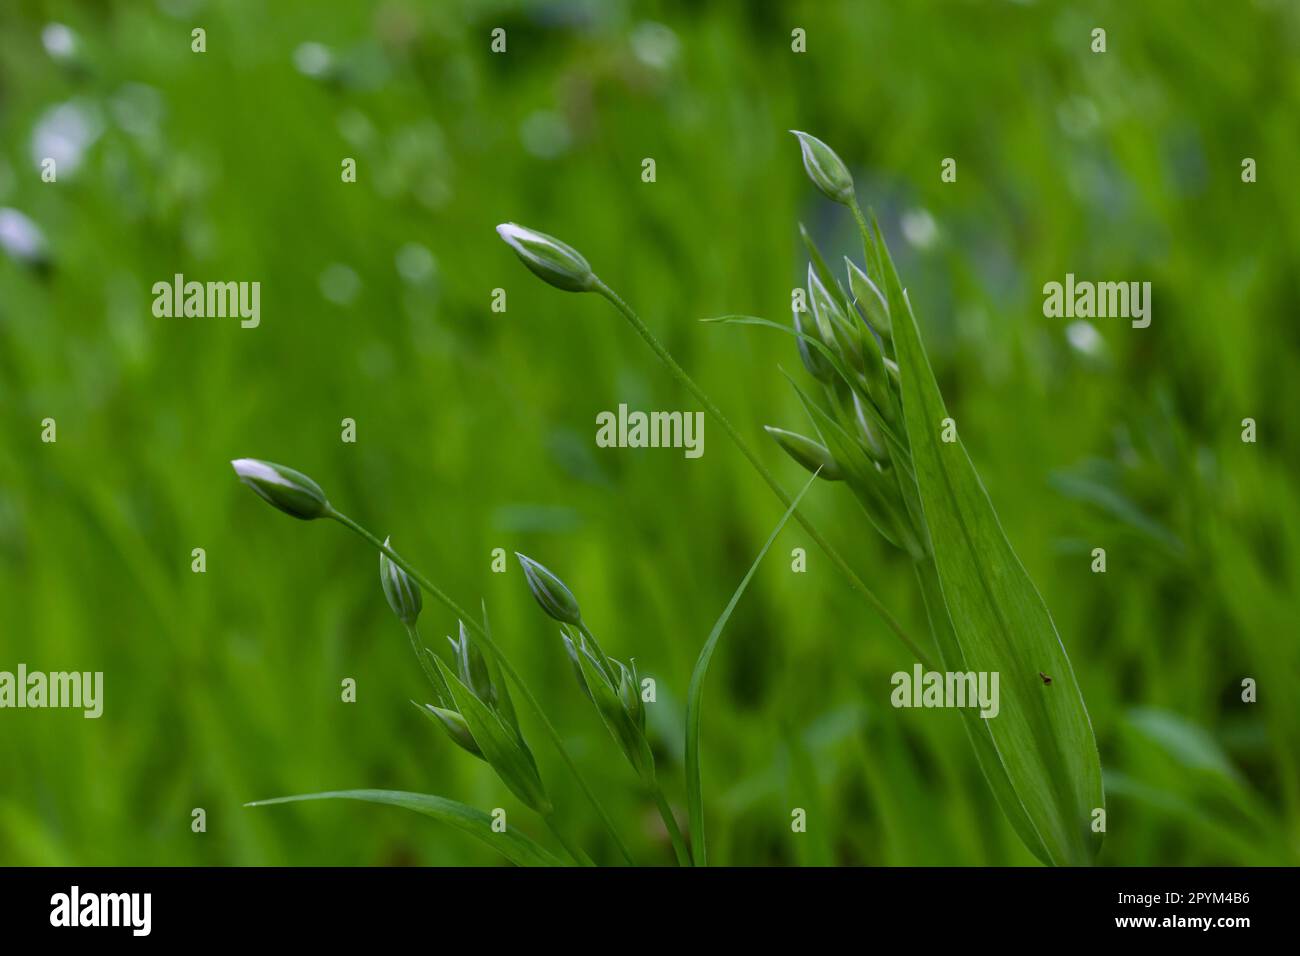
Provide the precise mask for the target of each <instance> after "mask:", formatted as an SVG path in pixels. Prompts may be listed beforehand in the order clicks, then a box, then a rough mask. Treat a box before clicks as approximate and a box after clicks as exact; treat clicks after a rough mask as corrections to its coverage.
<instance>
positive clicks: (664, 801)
mask: <svg viewBox="0 0 1300 956" xmlns="http://www.w3.org/2000/svg"><path fill="white" fill-rule="evenodd" d="M650 793H651V795H652V796H653V797H654V798H655V806H657V807H658V808H659V816H661V817H663V818H664V826H666V827H667V828H668V837H669V839H671V840H672V841H673V852H674V853H676V854H677V865H678V866H691V851H690V850H688V849H687V848H686V841H685V840H684V839H683V838H682V831H681V828H679V827H678V826H677V818H676V817H675V816H673V810H672V807H670V806H669V805H668V798H667V797H665V796H664V791H663V787H661V786H659V781H657V780H656V781H655V782H654V783H653V784H652V785H651V787H650Z"/></svg>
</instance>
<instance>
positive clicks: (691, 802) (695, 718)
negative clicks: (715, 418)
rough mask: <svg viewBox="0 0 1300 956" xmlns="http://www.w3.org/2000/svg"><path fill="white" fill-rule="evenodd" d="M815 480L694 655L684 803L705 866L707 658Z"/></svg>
mask: <svg viewBox="0 0 1300 956" xmlns="http://www.w3.org/2000/svg"><path fill="white" fill-rule="evenodd" d="M816 480H817V476H816V475H815V474H814V475H813V476H812V477H811V478H809V479H808V483H807V484H806V485H804V486H803V488H802V489H801V490H800V491H799V493H798V494H797V495H795V497H794V500H793V501H791V502H790V503H789V507H787V508H786V511H785V514H784V515H782V516H781V520H780V521H779V522H777V525H776V527H775V528H773V529H772V533H771V534H770V535H768V537H767V541H765V542H764V543H763V548H762V550H760V551H759V552H758V557H756V558H755V559H754V563H753V564H751V565H750V566H749V570H748V571H746V572H745V576H744V577H743V578H742V579H741V581H740V584H739V585H738V586H737V587H736V591H735V593H734V594H732V595H731V600H730V601H728V602H727V606H726V607H725V608H723V610H722V614H721V615H719V617H718V619H717V621H716V622H714V625H713V630H712V631H710V632H709V636H708V638H707V639H706V640H705V642H704V646H703V647H702V648H700V656H699V657H698V658H696V661H695V670H694V671H692V672H691V684H690V689H689V691H688V692H687V698H686V804H687V809H688V812H689V814H690V830H691V854H692V856H694V858H695V865H696V866H707V865H708V856H707V851H706V849H705V841H704V794H703V792H702V790H701V782H700V704H701V701H702V700H703V697H704V678H705V675H707V674H708V672H709V661H711V660H712V659H713V652H714V651H715V650H716V649H717V646H718V639H719V638H720V637H721V636H722V629H723V628H724V627H726V626H727V621H729V620H731V612H732V611H734V610H735V609H736V605H737V604H738V603H739V602H740V598H741V595H743V594H744V593H745V589H746V588H748V587H749V582H750V579H751V578H753V576H754V572H755V571H757V570H758V565H759V562H761V561H762V560H763V557H764V556H765V555H766V554H767V552H768V549H769V548H771V547H772V542H773V541H775V540H776V536H777V535H778V534H780V533H781V529H782V528H784V527H785V525H786V522H787V521H789V520H790V516H791V515H793V514H794V513H795V508H796V507H797V506H798V504H799V502H800V500H801V499H802V498H803V496H804V494H805V493H806V492H807V491H808V489H809V488H811V487H812V484H813V482H814V481H816Z"/></svg>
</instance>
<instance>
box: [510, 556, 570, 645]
mask: <svg viewBox="0 0 1300 956" xmlns="http://www.w3.org/2000/svg"><path fill="white" fill-rule="evenodd" d="M515 557H516V558H518V559H519V566H520V567H521V568H523V569H524V578H525V579H526V580H527V581H528V590H530V591H532V592H533V597H534V598H535V599H536V601H537V603H538V604H540V605H541V606H542V610H543V611H545V612H546V613H547V614H549V615H550V616H551V617H553V618H555V620H557V621H559V622H560V623H562V624H572V625H573V626H574V627H577V626H578V625H579V624H580V623H582V612H581V611H579V610H578V599H577V598H575V597H574V596H573V592H572V591H570V590H569V589H568V588H567V587H565V586H564V582H563V581H561V580H560V579H559V578H557V577H556V576H555V575H554V574H552V573H551V572H550V571H548V570H547V569H546V568H544V567H543V566H542V565H540V564H538V563H537V562H536V561H534V560H533V559H532V558H530V557H527V556H526V555H522V554H520V553H519V552H518V551H516V552H515Z"/></svg>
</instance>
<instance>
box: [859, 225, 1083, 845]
mask: <svg viewBox="0 0 1300 956" xmlns="http://www.w3.org/2000/svg"><path fill="white" fill-rule="evenodd" d="M875 239H876V247H877V249H878V250H879V253H880V257H881V261H882V263H883V265H884V280H885V291H886V296H887V298H888V300H889V310H890V315H891V316H892V317H893V331H894V346H895V349H896V350H897V353H898V362H899V366H900V367H901V369H902V392H903V411H904V419H905V424H906V428H907V434H908V437H909V439H910V441H911V446H912V462H913V465H914V467H915V471H916V483H917V490H918V492H919V494H920V498H921V504H922V508H923V510H924V514H925V520H926V524H927V527H928V529H929V535H930V549H931V552H932V554H933V556H934V564H935V568H936V570H937V572H938V578H939V584H940V586H941V588H942V596H943V600H944V604H945V605H946V607H947V609H948V613H949V620H950V622H951V624H952V627H953V632H954V634H955V636H956V641H957V644H958V646H959V647H960V649H961V652H962V656H963V658H964V660H965V663H966V666H967V667H969V668H971V669H972V670H974V671H977V672H979V671H983V672H989V673H997V674H999V681H1000V686H1001V692H1000V697H1001V701H1000V704H1001V707H1000V711H999V713H998V714H997V716H996V717H992V718H989V719H987V720H985V724H986V725H987V727H988V730H989V734H990V735H991V739H992V742H993V746H994V748H995V750H996V752H997V754H998V757H999V758H1000V759H1001V762H1002V765H1003V767H1004V768H1005V769H1006V772H1007V778H1008V780H1009V781H1010V783H1011V785H1012V787H1013V788H1014V790H1015V793H1016V795H1017V797H1018V799H1019V801H1020V804H1021V805H1022V806H1023V807H1024V810H1025V814H1026V815H1027V817H1028V818H1029V821H1030V822H1031V824H1032V826H1033V829H1034V831H1035V832H1036V833H1037V835H1038V836H1039V838H1040V839H1041V841H1042V845H1043V848H1044V849H1045V850H1046V852H1047V854H1048V857H1049V859H1050V860H1051V861H1052V862H1053V863H1056V864H1086V863H1090V862H1091V860H1092V858H1093V857H1094V856H1095V855H1096V852H1097V850H1098V849H1099V847H1100V845H1101V834H1100V833H1097V832H1094V831H1093V829H1092V826H1091V824H1092V814H1093V811H1094V810H1096V809H1101V808H1103V807H1104V806H1105V798H1104V795H1103V792H1102V781H1101V762H1100V760H1099V758H1098V755H1097V743H1096V739H1095V738H1094V736H1093V732H1092V724H1091V722H1090V721H1089V719H1088V712H1087V710H1086V708H1085V707H1084V703H1083V695H1082V693H1081V692H1080V690H1079V685H1078V682H1077V681H1076V679H1075V676H1074V669H1073V668H1072V667H1071V665H1070V660H1069V657H1068V656H1067V655H1066V653H1065V647H1064V645H1062V643H1061V639H1060V636H1059V635H1058V634H1057V632H1056V625H1055V624H1054V623H1053V622H1052V617H1051V615H1050V613H1049V612H1048V610H1047V606H1046V605H1045V604H1044V603H1043V599H1042V597H1041V596H1040V595H1039V593H1038V590H1037V588H1035V587H1034V583H1033V581H1032V580H1030V578H1029V575H1028V573H1027V572H1026V571H1025V568H1024V565H1022V564H1021V563H1020V559H1019V558H1018V557H1017V556H1016V553H1015V551H1014V550H1013V549H1012V547H1011V543H1010V542H1009V541H1008V540H1007V536H1006V534H1005V533H1004V532H1003V530H1002V525H1001V524H1000V522H999V521H998V517H997V514H996V513H995V512H994V510H993V504H992V502H991V501H990V500H989V496H988V492H986V491H985V490H984V485H983V484H982V483H981V481H980V479H979V475H978V474H977V473H976V471H975V467H974V465H973V464H972V462H971V459H970V456H969V455H968V454H967V452H966V449H965V446H964V445H963V444H962V443H961V441H960V439H958V440H957V441H954V442H950V443H949V442H943V441H941V440H940V430H941V428H942V422H943V421H944V419H946V418H947V417H948V412H947V409H946V408H945V406H944V402H943V396H942V395H941V394H940V392H939V386H938V383H937V381H936V380H935V377H934V371H933V370H932V369H931V368H930V361H929V359H928V358H927V356H926V353H925V348H924V346H923V345H922V344H921V333H920V330H919V328H918V326H917V323H916V317H915V316H914V315H913V314H912V309H911V305H910V303H909V302H908V300H907V296H906V294H905V293H904V292H903V289H902V285H901V283H900V282H899V279H898V274H897V271H896V270H895V268H894V264H893V261H892V259H891V258H890V256H889V252H888V249H887V248H885V245H884V240H883V238H881V237H880V233H879V227H877V229H876V234H875ZM864 241H866V240H865V237H864ZM1041 673H1045V674H1049V675H1051V677H1052V679H1053V680H1052V683H1050V684H1048V683H1047V682H1046V681H1045V680H1043V679H1041V678H1040V676H1039V675H1040V674H1041ZM976 749H977V752H979V747H978V746H977V748H976ZM995 790H996V787H995ZM1013 822H1014V817H1013Z"/></svg>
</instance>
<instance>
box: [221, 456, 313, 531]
mask: <svg viewBox="0 0 1300 956" xmlns="http://www.w3.org/2000/svg"><path fill="white" fill-rule="evenodd" d="M230 464H231V465H232V466H234V469H235V474H236V475H238V476H239V480H240V481H242V482H243V483H244V484H246V485H248V487H250V488H252V489H253V491H254V492H256V493H257V495H258V497H259V498H261V499H262V500H263V501H265V502H267V503H268V504H270V505H274V506H275V507H276V508H279V509H280V510H281V511H283V512H284V513H285V514H287V515H293V516H294V517H295V518H301V519H302V520H303V521H310V520H312V519H313V518H323V517H325V516H327V515H328V514H329V513H330V510H331V509H330V503H329V502H328V501H327V500H326V499H325V492H323V491H321V488H320V485H318V484H316V482H314V481H312V480H311V479H310V478H308V477H307V476H306V475H304V474H303V473H302V472H299V471H294V470H293V469H292V468H286V467H285V466H284V465H277V464H275V463H274V462H270V461H261V460H259V459H257V458H237V459H235V460H234V461H232V462H231V463H230Z"/></svg>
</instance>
